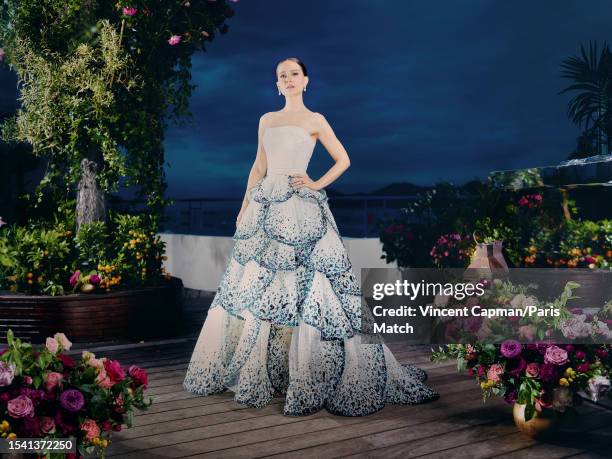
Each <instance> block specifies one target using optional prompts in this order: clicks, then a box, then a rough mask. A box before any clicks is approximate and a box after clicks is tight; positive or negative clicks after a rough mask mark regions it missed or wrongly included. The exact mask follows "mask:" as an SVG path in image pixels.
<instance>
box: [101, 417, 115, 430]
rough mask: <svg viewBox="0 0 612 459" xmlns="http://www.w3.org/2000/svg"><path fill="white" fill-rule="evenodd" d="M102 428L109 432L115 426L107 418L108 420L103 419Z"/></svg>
mask: <svg viewBox="0 0 612 459" xmlns="http://www.w3.org/2000/svg"><path fill="white" fill-rule="evenodd" d="M100 428H101V429H102V430H103V431H104V432H109V431H110V430H111V429H112V428H113V425H112V424H111V422H110V421H108V420H106V421H102V424H100Z"/></svg>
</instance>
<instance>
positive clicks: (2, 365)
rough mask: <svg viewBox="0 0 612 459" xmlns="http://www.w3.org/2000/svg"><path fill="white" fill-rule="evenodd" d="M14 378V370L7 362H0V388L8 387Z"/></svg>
mask: <svg viewBox="0 0 612 459" xmlns="http://www.w3.org/2000/svg"><path fill="white" fill-rule="evenodd" d="M14 377H15V368H13V366H12V365H9V364H8V363H7V362H4V361H0V387H4V386H8V385H9V384H11V383H12V382H13V378H14Z"/></svg>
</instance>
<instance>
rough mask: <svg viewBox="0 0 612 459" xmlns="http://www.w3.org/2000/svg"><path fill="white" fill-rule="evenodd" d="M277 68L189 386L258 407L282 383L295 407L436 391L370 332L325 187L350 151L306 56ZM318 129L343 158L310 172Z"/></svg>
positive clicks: (406, 400) (295, 410) (358, 406)
mask: <svg viewBox="0 0 612 459" xmlns="http://www.w3.org/2000/svg"><path fill="white" fill-rule="evenodd" d="M276 74H277V80H278V81H277V83H276V84H277V86H278V91H279V95H280V94H283V95H284V96H285V107H284V108H283V109H282V110H280V111H278V112H272V113H267V114H265V115H264V116H262V118H261V120H260V124H259V145H258V150H257V156H256V159H255V162H254V165H253V167H252V169H251V172H250V174H249V179H248V184H247V191H246V194H245V198H244V201H243V205H242V208H241V210H240V212H239V214H238V218H237V220H236V233H235V234H234V240H235V244H234V248H233V251H232V254H231V258H230V260H229V264H228V267H227V269H226V271H225V273H224V275H223V279H222V281H221V284H220V286H219V288H218V290H217V293H216V295H215V298H214V300H213V302H212V304H211V307H210V309H209V312H208V316H207V318H206V322H205V323H204V326H203V328H202V332H201V334H200V337H199V339H198V342H197V344H196V347H195V349H194V352H193V355H192V357H191V362H190V364H189V368H188V370H187V374H186V377H185V381H184V386H185V388H186V389H187V390H188V391H190V392H193V393H196V394H200V395H210V394H215V393H220V392H223V391H225V390H226V389H230V390H232V391H233V392H234V394H235V400H236V401H237V402H238V403H242V404H246V405H248V406H252V407H261V406H264V405H266V404H267V403H268V402H270V400H271V399H272V398H273V397H274V396H275V395H279V394H282V395H285V405H284V410H283V411H284V413H285V414H288V415H305V414H311V413H314V412H316V411H318V410H320V409H322V408H326V409H327V410H328V411H329V412H331V413H335V414H339V415H345V416H363V415H367V414H370V413H373V412H375V411H378V410H380V409H382V408H383V407H384V405H385V403H401V404H417V403H423V402H427V401H430V400H434V399H436V398H437V397H438V394H436V393H435V392H434V391H433V390H432V389H430V388H429V387H427V386H426V385H425V384H423V381H424V380H425V379H426V375H425V372H424V371H422V370H420V369H418V368H416V367H413V366H402V365H400V364H399V363H398V362H397V360H396V359H395V357H393V354H391V352H390V351H389V349H388V348H387V346H385V345H383V344H365V343H361V338H362V334H361V332H362V331H363V328H362V324H361V297H360V294H361V292H360V287H359V285H358V283H357V281H356V279H355V276H354V274H353V272H352V268H351V264H350V261H349V258H348V256H347V253H346V250H345V247H344V245H343V243H342V240H341V239H340V235H339V233H338V228H337V227H336V224H335V221H334V218H333V216H332V214H331V212H330V210H329V206H328V204H327V197H326V194H325V191H324V190H323V188H324V187H326V186H327V185H329V184H330V183H332V182H333V181H334V180H336V179H337V178H338V177H339V176H340V175H341V174H342V173H343V172H344V171H345V170H346V169H347V168H348V167H349V164H350V162H349V158H348V155H347V153H346V150H345V149H344V147H343V146H342V144H341V143H340V141H339V140H338V139H337V138H336V136H335V135H334V132H333V131H332V129H331V127H330V126H329V124H328V123H327V121H326V120H325V118H324V117H323V116H322V115H320V114H318V113H313V112H311V111H310V110H308V109H307V108H306V107H305V106H304V103H303V100H302V93H303V91H306V87H307V84H308V74H307V71H306V68H305V66H304V64H303V63H301V62H300V61H299V60H298V59H295V58H290V59H286V60H284V61H282V62H281V63H279V65H278V66H277V69H276ZM317 140H319V141H320V142H321V143H322V144H323V146H324V147H325V148H326V149H327V151H328V152H329V154H330V155H331V156H332V158H333V159H334V160H335V165H334V166H333V167H331V168H330V170H329V171H328V172H327V173H326V174H325V175H323V176H322V177H321V178H320V179H319V180H316V181H313V180H311V179H310V178H309V177H308V175H307V174H306V168H307V166H308V162H309V161H310V157H311V155H312V152H313V149H314V146H315V144H316V142H317Z"/></svg>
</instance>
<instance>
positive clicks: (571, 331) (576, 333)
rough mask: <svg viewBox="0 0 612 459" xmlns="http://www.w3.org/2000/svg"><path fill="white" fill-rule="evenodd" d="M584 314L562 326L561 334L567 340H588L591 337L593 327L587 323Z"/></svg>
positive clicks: (576, 316)
mask: <svg viewBox="0 0 612 459" xmlns="http://www.w3.org/2000/svg"><path fill="white" fill-rule="evenodd" d="M585 319H586V316H585V315H584V314H579V315H575V316H574V317H572V318H571V319H568V320H566V321H564V322H563V323H562V324H561V332H562V333H563V336H565V337H566V338H567V339H577V338H586V337H588V336H590V335H591V326H590V325H589V324H588V323H586V322H585Z"/></svg>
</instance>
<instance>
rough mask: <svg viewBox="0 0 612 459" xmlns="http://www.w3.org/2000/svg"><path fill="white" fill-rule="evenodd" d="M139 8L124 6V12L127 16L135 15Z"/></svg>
mask: <svg viewBox="0 0 612 459" xmlns="http://www.w3.org/2000/svg"><path fill="white" fill-rule="evenodd" d="M137 11H138V10H137V9H136V8H130V7H125V8H123V14H124V15H126V16H134V15H135V14H136V12H137Z"/></svg>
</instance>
